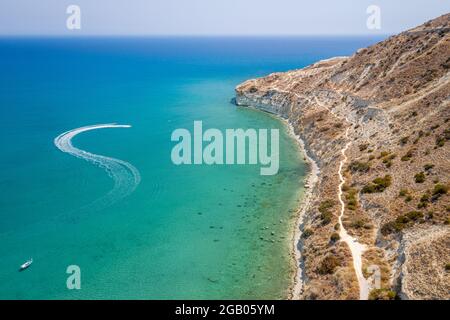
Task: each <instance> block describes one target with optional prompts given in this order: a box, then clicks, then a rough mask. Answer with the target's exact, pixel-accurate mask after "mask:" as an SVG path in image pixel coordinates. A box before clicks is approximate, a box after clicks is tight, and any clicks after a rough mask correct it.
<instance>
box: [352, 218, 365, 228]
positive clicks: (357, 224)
mask: <svg viewBox="0 0 450 320" xmlns="http://www.w3.org/2000/svg"><path fill="white" fill-rule="evenodd" d="M364 224H365V223H364V221H363V220H360V219H358V220H354V221H352V223H351V225H350V226H351V227H352V228H355V229H360V228H363V227H364Z"/></svg>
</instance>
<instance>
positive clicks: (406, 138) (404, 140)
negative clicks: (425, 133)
mask: <svg viewBox="0 0 450 320" xmlns="http://www.w3.org/2000/svg"><path fill="white" fill-rule="evenodd" d="M408 140H409V137H403V138H401V139H400V144H401V145H405V144H407V143H408Z"/></svg>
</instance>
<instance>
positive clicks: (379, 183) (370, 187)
mask: <svg viewBox="0 0 450 320" xmlns="http://www.w3.org/2000/svg"><path fill="white" fill-rule="evenodd" d="M391 183H392V177H391V176H390V175H385V176H384V177H379V178H375V179H374V180H373V181H372V182H371V183H369V184H367V185H365V186H364V187H363V188H362V189H361V193H378V192H383V191H384V190H385V189H386V188H388V187H389V186H390V185H391Z"/></svg>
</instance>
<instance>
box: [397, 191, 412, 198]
mask: <svg viewBox="0 0 450 320" xmlns="http://www.w3.org/2000/svg"><path fill="white" fill-rule="evenodd" d="M408 194H409V192H408V189H401V190H400V192H399V193H398V195H399V197H406V196H407V195H408Z"/></svg>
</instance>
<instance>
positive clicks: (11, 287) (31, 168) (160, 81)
mask: <svg viewBox="0 0 450 320" xmlns="http://www.w3.org/2000/svg"><path fill="white" fill-rule="evenodd" d="M379 40H381V39H380V38H358V37H353V38H348V37H347V38H344V37H341V38H327V37H320V38H45V39H41V38H4V39H0V137H1V138H0V139H1V142H2V147H1V149H0V150H1V151H0V167H1V175H0V257H1V259H0V298H1V299H107V298H109V299H130V298H131V299H176V298H178V299H181V298H182V299H194V298H210V299H215V298H219V299H222V298H236V299H241V298H285V297H286V294H287V289H288V288H289V286H290V285H291V283H292V277H293V270H292V261H291V260H290V259H291V258H290V255H289V254H290V250H291V249H292V232H293V230H294V225H293V222H294V215H295V211H296V209H297V207H298V204H299V201H300V200H301V196H302V192H303V179H304V177H305V175H306V174H307V172H306V171H307V170H306V167H305V164H304V163H303V160H302V159H303V158H302V155H301V154H300V153H299V149H298V146H297V144H296V142H295V141H294V140H293V138H292V137H290V136H289V134H288V133H287V130H286V128H285V127H284V125H283V124H282V123H281V122H280V121H278V120H276V119H275V118H273V117H272V116H269V115H267V114H264V113H261V112H257V111H254V110H248V109H245V108H237V107H236V106H234V105H232V104H231V103H230V99H231V98H233V97H234V88H235V86H236V85H238V84H239V83H240V82H242V81H244V80H246V79H249V78H254V77H259V76H264V75H267V74H269V73H271V72H275V71H286V70H290V69H295V68H301V67H304V66H306V65H308V64H311V63H313V62H315V61H317V60H320V59H324V58H330V57H333V56H342V55H349V54H352V53H353V52H354V51H356V50H357V49H358V48H361V47H365V46H367V45H369V44H372V43H375V42H377V41H379ZM194 120H202V121H203V126H204V127H205V128H218V129H226V128H244V129H246V128H255V129H257V128H269V129H270V128H278V129H279V130H280V170H279V172H278V174H277V175H274V176H261V175H260V174H259V168H260V167H259V166H258V165H240V166H225V165H224V166H208V165H191V166H189V165H186V166H175V165H174V164H173V163H172V161H171V158H170V154H171V149H172V147H173V146H174V143H173V142H172V141H171V140H170V136H171V133H172V131H173V130H175V129H177V128H187V129H189V130H192V127H193V122H194ZM104 123H118V124H126V125H131V127H130V128H110V129H106V128H105V129H101V130H91V131H86V132H83V133H81V134H79V135H77V136H76V137H74V138H73V140H72V143H73V145H74V146H75V147H77V148H79V149H82V150H85V151H87V152H91V153H95V154H98V155H103V156H107V157H113V158H115V159H119V160H121V161H126V162H127V163H129V164H131V165H132V166H133V167H135V168H136V169H137V170H138V172H139V175H140V179H141V180H140V183H139V185H137V188H136V189H135V190H134V191H133V192H131V193H130V194H129V195H127V196H126V197H123V198H119V197H117V199H115V200H114V201H112V199H111V197H110V198H108V202H105V203H102V204H101V205H99V206H89V205H90V204H92V203H95V201H96V200H98V199H104V198H102V197H104V196H105V195H108V192H110V190H111V189H113V187H114V179H113V178H114V177H113V176H111V175H108V173H107V172H106V171H105V168H101V167H99V166H97V165H95V164H94V163H92V162H88V161H85V160H84V159H82V158H77V157H74V156H72V155H70V154H68V153H64V152H62V151H61V150H59V149H58V148H57V147H56V146H55V144H54V139H55V137H57V136H58V135H60V134H61V133H63V132H66V131H68V130H72V129H76V128H80V127H83V126H89V125H96V124H104ZM113 196H116V194H113ZM29 258H33V264H32V265H31V267H30V268H29V269H27V270H25V271H23V272H18V268H19V266H20V265H21V264H22V263H24V262H25V261H26V260H28V259H29ZM69 265H77V266H79V268H80V270H81V278H80V279H81V289H80V290H69V289H68V288H67V286H66V280H67V277H68V276H69V275H68V274H67V273H66V269H67V267H68V266H69Z"/></svg>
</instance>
